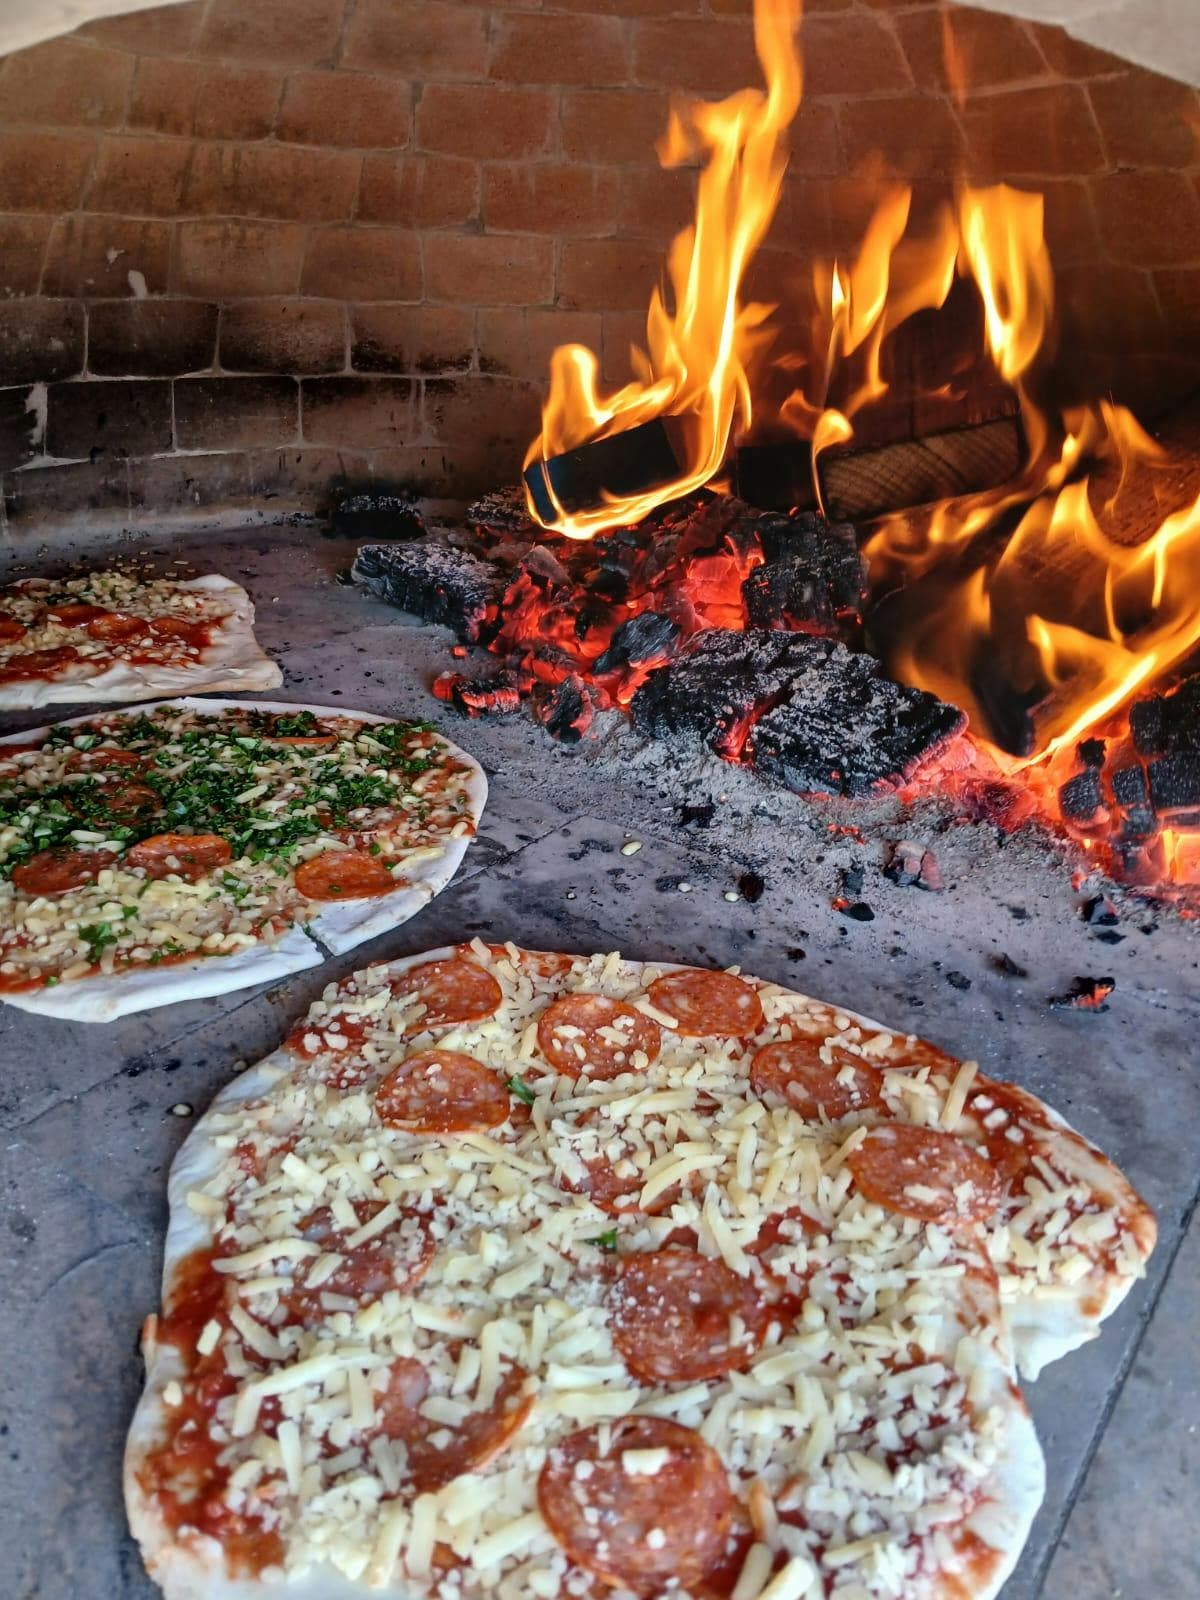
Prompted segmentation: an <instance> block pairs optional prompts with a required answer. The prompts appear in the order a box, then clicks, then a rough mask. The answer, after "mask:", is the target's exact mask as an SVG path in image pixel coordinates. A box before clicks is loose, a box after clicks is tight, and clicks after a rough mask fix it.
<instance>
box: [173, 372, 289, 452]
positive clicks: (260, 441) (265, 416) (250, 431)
mask: <svg viewBox="0 0 1200 1600" xmlns="http://www.w3.org/2000/svg"><path fill="white" fill-rule="evenodd" d="M299 431H300V390H299V387H298V385H297V383H296V380H295V379H294V378H281V377H270V378H179V379H178V380H177V381H176V383H175V443H176V446H177V448H178V449H180V450H245V449H248V448H250V447H251V446H254V445H283V444H290V443H291V442H292V441H293V440H294V439H296V438H297V437H298V435H299Z"/></svg>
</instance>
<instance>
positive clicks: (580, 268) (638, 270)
mask: <svg viewBox="0 0 1200 1600" xmlns="http://www.w3.org/2000/svg"><path fill="white" fill-rule="evenodd" d="M662 265H663V262H662V254H661V252H660V251H658V250H655V249H653V248H651V247H650V246H649V245H644V244H640V243H636V242H634V241H632V240H629V241H626V240H623V239H570V240H568V241H567V243H566V244H564V245H563V249H562V261H561V264H560V266H559V271H558V295H557V297H556V298H557V304H558V305H560V306H563V307H565V308H566V309H567V310H572V311H632V310H635V309H636V308H637V307H639V306H640V307H642V308H643V309H644V308H645V306H646V304H647V302H648V301H649V299H650V291H651V289H652V288H653V287H654V285H655V283H657V281H658V278H659V274H660V272H661V270H662Z"/></svg>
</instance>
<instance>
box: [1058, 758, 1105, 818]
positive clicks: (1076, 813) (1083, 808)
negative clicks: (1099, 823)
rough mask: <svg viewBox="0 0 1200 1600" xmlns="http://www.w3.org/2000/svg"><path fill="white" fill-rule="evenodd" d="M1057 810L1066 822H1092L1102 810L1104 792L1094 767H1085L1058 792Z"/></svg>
mask: <svg viewBox="0 0 1200 1600" xmlns="http://www.w3.org/2000/svg"><path fill="white" fill-rule="evenodd" d="M1058 808H1059V810H1060V811H1061V812H1062V814H1063V817H1064V819H1065V820H1066V821H1067V822H1094V821H1095V819H1096V818H1097V817H1098V816H1099V815H1100V814H1101V812H1102V811H1103V810H1104V791H1103V790H1102V789H1101V787H1100V774H1099V772H1097V770H1096V768H1095V767H1085V768H1084V769H1083V771H1082V772H1077V773H1076V774H1075V776H1074V777H1073V778H1069V779H1068V780H1067V782H1066V783H1064V784H1063V786H1062V788H1061V789H1060V790H1059V791H1058Z"/></svg>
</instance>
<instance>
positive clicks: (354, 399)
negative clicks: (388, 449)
mask: <svg viewBox="0 0 1200 1600" xmlns="http://www.w3.org/2000/svg"><path fill="white" fill-rule="evenodd" d="M418 387H419V386H418V384H417V383H415V382H413V380H412V379H410V378H305V379H304V381H303V383H302V384H301V391H302V401H301V404H302V406H303V417H304V438H305V441H306V442H307V443H308V444H327V445H339V444H346V445H350V446H352V447H353V448H355V449H359V450H370V449H373V448H375V447H376V446H380V445H393V444H409V443H411V441H412V440H413V438H414V437H415V435H416V432H417V426H418V419H417V399H418Z"/></svg>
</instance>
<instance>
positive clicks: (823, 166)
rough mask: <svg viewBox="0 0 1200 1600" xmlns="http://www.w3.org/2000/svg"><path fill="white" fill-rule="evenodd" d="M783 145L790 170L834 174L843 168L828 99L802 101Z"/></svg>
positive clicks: (835, 116)
mask: <svg viewBox="0 0 1200 1600" xmlns="http://www.w3.org/2000/svg"><path fill="white" fill-rule="evenodd" d="M783 144H784V148H785V149H786V150H787V152H788V156H789V160H788V172H789V173H798V174H804V175H808V176H821V177H834V176H836V175H837V174H838V173H840V172H841V171H843V163H842V159H841V149H840V146H839V143H838V129H837V115H836V112H835V110H834V107H833V106H832V105H830V104H829V103H828V102H827V101H821V100H802V101H801V102H800V109H799V111H797V113H796V115H795V117H794V118H793V119H792V123H791V126H790V127H789V128H788V129H787V131H786V133H785V134H784V137H783Z"/></svg>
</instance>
